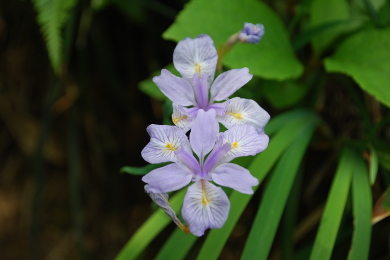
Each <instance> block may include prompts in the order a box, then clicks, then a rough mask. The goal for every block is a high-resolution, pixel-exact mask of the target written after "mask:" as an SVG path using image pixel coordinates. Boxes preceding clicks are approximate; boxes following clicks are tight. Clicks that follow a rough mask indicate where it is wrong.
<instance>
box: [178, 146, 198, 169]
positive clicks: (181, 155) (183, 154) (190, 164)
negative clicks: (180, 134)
mask: <svg viewBox="0 0 390 260" xmlns="http://www.w3.org/2000/svg"><path fill="white" fill-rule="evenodd" d="M175 154H176V157H177V161H178V162H179V163H180V164H182V165H184V166H186V167H187V168H188V169H189V170H190V171H191V172H192V173H193V174H197V173H199V172H200V166H199V163H198V161H197V160H196V159H195V157H194V156H193V155H192V153H190V152H188V151H186V150H185V149H179V150H178V151H176V152H175Z"/></svg>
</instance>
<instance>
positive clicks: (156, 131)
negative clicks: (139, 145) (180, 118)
mask: <svg viewBox="0 0 390 260" xmlns="http://www.w3.org/2000/svg"><path fill="white" fill-rule="evenodd" d="M146 131H147V132H148V133H149V135H150V142H149V143H148V144H147V145H146V146H145V148H144V149H143V150H142V152H141V155H142V158H144V160H145V161H147V162H149V163H161V162H175V161H176V156H175V151H177V150H178V149H179V148H180V147H183V149H185V150H187V151H191V146H190V143H189V141H188V138H187V136H186V134H185V132H184V131H183V130H181V129H180V128H178V127H176V126H168V125H150V126H148V127H147V128H146Z"/></svg>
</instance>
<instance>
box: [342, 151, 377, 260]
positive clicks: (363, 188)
mask: <svg viewBox="0 0 390 260" xmlns="http://www.w3.org/2000/svg"><path fill="white" fill-rule="evenodd" d="M354 166H355V168H354V172H353V177H352V199H353V215H354V224H355V231H354V235H353V239H352V246H351V250H350V251H349V255H348V259H349V260H353V259H368V253H369V251H370V242H371V214H372V195H371V187H370V182H369V179H368V172H367V167H366V165H365V163H364V161H363V159H362V158H360V157H359V156H357V155H356V154H355V156H354Z"/></svg>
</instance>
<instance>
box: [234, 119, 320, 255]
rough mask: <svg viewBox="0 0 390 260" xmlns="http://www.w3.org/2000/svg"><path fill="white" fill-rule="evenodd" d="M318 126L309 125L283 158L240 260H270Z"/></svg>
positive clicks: (269, 185)
mask: <svg viewBox="0 0 390 260" xmlns="http://www.w3.org/2000/svg"><path fill="white" fill-rule="evenodd" d="M315 126H316V124H307V125H306V126H305V128H301V129H300V133H299V134H298V135H297V136H296V137H295V140H294V141H293V142H292V143H291V145H290V146H289V147H288V149H287V150H286V152H285V153H284V154H283V156H282V157H281V158H280V160H279V162H278V164H277V166H276V169H275V171H274V173H273V174H272V176H271V179H270V181H269V183H268V184H267V188H266V190H265V192H264V195H263V199H262V201H261V204H260V208H259V210H258V212H257V215H256V217H255V220H254V223H253V225H252V228H251V231H250V233H249V236H248V239H247V243H246V244H245V248H244V252H243V254H242V257H241V259H267V258H268V254H269V251H270V250H271V246H272V242H273V240H274V237H275V234H276V231H277V228H278V226H279V222H280V219H281V217H282V214H283V211H284V208H285V205H286V202H287V199H288V197H289V194H290V190H291V187H292V185H293V183H294V179H295V176H296V174H297V172H298V168H299V166H300V164H301V161H302V157H303V155H304V153H305V151H306V148H307V146H308V145H309V141H310V139H311V137H312V135H313V132H314V130H315Z"/></svg>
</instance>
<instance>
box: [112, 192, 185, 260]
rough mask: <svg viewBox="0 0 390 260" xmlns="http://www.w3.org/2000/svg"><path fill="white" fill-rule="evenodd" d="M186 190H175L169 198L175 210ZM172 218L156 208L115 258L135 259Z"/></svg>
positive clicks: (181, 201) (179, 205)
mask: <svg viewBox="0 0 390 260" xmlns="http://www.w3.org/2000/svg"><path fill="white" fill-rule="evenodd" d="M185 193H186V190H184V189H183V190H181V191H179V192H177V193H176V194H175V195H174V196H172V198H171V199H170V200H169V202H170V204H171V206H172V209H173V210H175V211H176V212H177V211H178V210H179V209H180V207H181V205H182V203H183V199H184V195H185ZM171 222H172V220H171V219H170V218H169V217H168V216H167V215H165V213H164V211H162V210H161V209H157V211H156V212H155V213H153V215H152V216H150V217H149V218H148V220H146V222H145V223H144V224H143V225H142V226H141V227H140V228H139V229H138V230H137V232H136V233H135V234H134V235H133V236H132V237H131V239H130V240H129V241H128V242H127V244H126V245H125V246H124V247H123V248H122V250H121V252H120V253H119V254H118V255H117V257H116V258H115V259H116V260H131V259H136V258H137V257H138V255H139V254H140V253H141V252H142V251H143V250H144V249H145V248H146V247H147V246H148V245H149V243H150V242H151V241H152V240H153V239H154V238H155V237H156V236H157V235H158V234H159V233H160V231H161V230H163V229H164V228H165V227H166V226H167V225H168V224H169V223H171Z"/></svg>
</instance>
